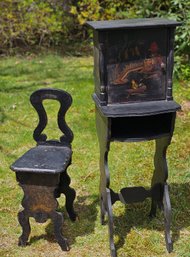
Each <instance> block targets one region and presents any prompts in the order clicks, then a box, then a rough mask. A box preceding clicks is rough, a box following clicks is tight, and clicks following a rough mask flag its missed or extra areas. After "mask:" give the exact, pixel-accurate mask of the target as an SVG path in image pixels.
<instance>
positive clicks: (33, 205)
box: [11, 89, 76, 251]
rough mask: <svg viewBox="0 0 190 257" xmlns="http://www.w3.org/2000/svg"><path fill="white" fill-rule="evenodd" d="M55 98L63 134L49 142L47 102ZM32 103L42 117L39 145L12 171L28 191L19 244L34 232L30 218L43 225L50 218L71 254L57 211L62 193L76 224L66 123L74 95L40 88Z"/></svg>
mask: <svg viewBox="0 0 190 257" xmlns="http://www.w3.org/2000/svg"><path fill="white" fill-rule="evenodd" d="M45 99H55V100H58V101H59V102H60V109H59V111H58V115H57V123H58V127H59V129H60V130H61V132H62V133H63V135H62V136H61V137H60V139H59V140H47V136H46V135H45V134H42V131H43V130H44V128H45V127H46V125H47V122H48V120H47V115H46V111H45V109H44V106H43V100H45ZM30 101H31V104H32V105H33V107H34V108H35V109H36V111H37V113H38V116H39V123H38V126H37V127H36V129H35V130H34V133H33V138H34V140H35V141H36V142H37V145H36V146H35V147H33V148H31V149H30V150H29V151H27V152H26V153H25V154H24V155H23V156H21V157H20V158H19V159H18V160H16V161H15V162H14V163H13V164H12V165H11V169H12V170H13V171H14V172H15V173H16V179H17V181H18V182H19V185H20V186H21V187H22V189H23V191H24V197H23V200H22V206H23V210H22V211H20V212H19V213H18V220H19V223H20V225H21V227H22V235H21V236H20V238H19V245H20V246H25V245H26V244H27V241H28V237H29V234H30V231H31V228H30V223H29V217H33V218H35V220H36V222H39V223H43V222H45V221H46V220H47V219H48V218H50V219H51V220H52V222H53V225H54V233H55V237H56V240H57V242H58V244H59V245H60V247H61V248H62V250H64V251H68V250H69V245H68V243H67V240H66V239H65V238H64V237H63V235H62V226H63V215H62V213H60V212H57V207H58V202H57V200H56V198H58V197H59V196H60V194H61V193H63V194H64V195H65V199H66V210H67V212H68V215H69V217H70V219H71V220H72V221H75V220H76V214H75V211H74V209H73V202H74V199H75V196H76V193H75V190H74V189H72V188H71V187H70V186H69V184H70V177H69V175H68V174H67V168H68V166H69V165H70V164H71V158H72V149H71V143H72V140H73V133H72V131H71V129H70V128H69V127H68V126H67V124H66V122H65V114H66V112H67V110H68V108H69V107H70V105H71V103H72V98H71V96H70V94H68V93H67V92H65V91H63V90H58V89H40V90H37V91H35V92H34V93H33V94H32V95H31V97H30Z"/></svg>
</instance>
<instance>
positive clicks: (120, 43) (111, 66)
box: [107, 29, 167, 103]
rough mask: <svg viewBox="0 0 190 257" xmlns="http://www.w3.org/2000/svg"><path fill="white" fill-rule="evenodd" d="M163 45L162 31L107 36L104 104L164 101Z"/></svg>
mask: <svg viewBox="0 0 190 257" xmlns="http://www.w3.org/2000/svg"><path fill="white" fill-rule="evenodd" d="M166 46H167V42H166V31H165V30H159V31H156V33H155V31H154V30H152V29H148V30H146V31H139V30H138V31H133V33H121V32H120V31H119V32H118V31H117V32H115V33H114V36H113V33H110V34H108V49H107V53H108V55H107V56H108V59H107V79H108V102H109V103H126V102H133V101H135V102H136V101H144V100H145V101H149V100H150V101H151V100H159V99H160V100H161V99H164V98H165V94H166V92H165V91H166V74H165V70H166V51H167V50H166Z"/></svg>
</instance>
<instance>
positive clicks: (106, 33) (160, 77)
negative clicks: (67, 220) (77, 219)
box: [87, 19, 180, 257]
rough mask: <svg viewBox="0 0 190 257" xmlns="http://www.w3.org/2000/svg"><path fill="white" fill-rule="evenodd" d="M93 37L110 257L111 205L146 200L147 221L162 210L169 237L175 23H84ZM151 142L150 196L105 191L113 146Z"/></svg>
mask: <svg viewBox="0 0 190 257" xmlns="http://www.w3.org/2000/svg"><path fill="white" fill-rule="evenodd" d="M87 24H88V25H89V26H90V27H91V28H93V32H94V78H95V93H94V94H93V99H94V102H95V107H96V127H97V134H98V139H99V146H100V206H101V221H102V223H103V221H104V218H105V215H106V214H107V216H108V227H109V240H110V250H111V256H113V257H115V256H116V255H117V253H116V248H115V245H114V238H113V234H114V228H113V213H112V205H113V204H114V203H115V202H116V201H121V202H122V203H124V204H129V203H134V202H141V201H144V200H145V199H146V198H147V197H151V199H152V204H151V210H150V216H155V215H156V209H157V206H159V207H162V208H163V211H164V217H165V241H166V247H167V250H168V252H171V251H172V249H173V245H172V240H171V236H170V223H171V205H170V198H169V192H168V184H167V182H166V181H167V177H168V169H167V162H166V150H167V147H168V145H169V144H170V142H171V138H172V134H173V130H174V124H175V117H176V111H177V110H179V109H180V105H178V104H177V103H176V102H175V101H174V100H173V97H172V72H173V52H174V50H173V49H174V31H175V27H176V26H177V25H180V24H179V23H178V22H176V21H171V20H167V19H129V20H115V21H97V22H88V23H87ZM144 140H155V142H156V150H155V156H154V166H155V168H154V173H153V177H152V181H151V188H150V190H146V189H145V188H144V187H142V186H139V187H126V188H122V189H121V190H120V192H119V193H115V192H114V191H113V190H112V189H111V188H110V174H109V168H108V153H109V148H110V143H111V142H113V141H121V142H135V141H144Z"/></svg>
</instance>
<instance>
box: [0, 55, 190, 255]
mask: <svg viewBox="0 0 190 257" xmlns="http://www.w3.org/2000/svg"><path fill="white" fill-rule="evenodd" d="M174 86H175V87H174V88H175V90H174V96H175V99H176V100H177V101H178V102H179V103H181V104H182V105H183V111H182V112H179V113H178V115H177V120H176V128H175V133H174V136H173V139H172V144H171V146H170V147H169V149H168V154H167V157H168V167H169V179H168V182H169V184H170V195H171V203H172V212H173V215H172V237H173V240H174V252H173V253H171V254H170V255H169V254H168V253H167V251H166V249H165V241H164V226H163V214H162V213H160V212H158V215H157V217H156V218H155V219H153V220H152V221H149V219H148V213H149V209H150V199H147V200H146V201H145V202H143V203H139V204H132V205H127V206H124V205H122V204H121V203H116V204H115V205H114V206H113V213H114V221H115V243H116V246H117V252H118V256H119V257H120V256H123V257H124V256H130V257H142V256H143V257H144V256H145V257H161V256H170V257H174V256H175V257H176V256H178V257H182V256H184V257H187V256H190V137H189V133H190V88H189V87H188V86H187V87H184V86H183V87H182V86H180V85H179V83H178V82H177V81H176V82H175V85H174ZM42 87H46V88H47V87H54V88H60V89H64V90H66V91H68V92H69V93H71V95H72V97H73V104H72V107H71V108H70V110H69V111H68V113H67V116H66V120H67V122H68V124H69V125H70V127H71V128H72V130H73V132H74V141H73V144H72V146H73V163H72V165H71V166H70V167H69V170H68V172H69V174H70V176H71V178H72V187H73V188H75V190H76V192H77V198H76V201H75V209H76V211H77V213H78V215H79V221H77V222H75V223H72V222H71V221H70V220H69V219H68V217H67V216H66V212H65V208H64V198H63V197H61V198H60V199H59V203H60V208H61V210H63V212H64V214H65V222H64V227H63V231H64V235H65V236H66V237H67V238H68V241H69V243H70V246H71V250H70V252H69V253H65V252H62V251H61V250H60V248H59V245H58V244H57V243H56V241H55V239H54V235H53V228H52V224H51V222H49V221H48V222H46V223H45V224H41V225H40V224H37V223H35V222H34V221H33V220H32V219H31V225H32V232H31V236H30V243H31V244H30V245H29V246H27V247H25V248H20V247H18V246H17V240H18V237H19V235H20V233H21V228H20V226H19V224H18V221H17V212H18V211H19V210H20V209H21V204H20V202H21V199H22V197H23V193H22V190H21V188H20V187H19V186H18V185H17V182H16V180H15V174H14V173H13V172H12V171H10V169H9V166H10V164H11V163H12V162H13V161H14V160H16V159H17V158H18V157H19V156H21V154H23V153H24V152H25V151H26V150H27V149H29V148H30V147H32V146H34V145H35V142H34V141H33V138H32V132H33V129H34V128H35V126H36V125H37V121H38V119H37V115H36V113H35V111H34V109H33V108H32V106H31V105H30V103H29V96H30V95H31V93H32V92H33V91H34V90H36V89H39V88H42ZM93 88H94V84H93V58H92V57H87V58H72V57H71V58H62V57H60V56H57V55H47V56H38V57H35V56H30V57H28V58H21V57H20V58H19V57H12V58H7V59H1V60H0V196H1V197H0V256H2V257H5V256H10V257H17V256H19V257H20V256H23V257H26V256H28V257H29V256H30V257H32V256H35V257H39V256H52V257H53V256H69V257H76V256H77V257H80V256H81V257H96V256H101V257H108V256H109V255H110V253H109V243H108V228H107V226H106V225H105V226H102V225H100V222H99V220H100V210H99V200H98V197H99V196H98V194H99V193H98V188H99V167H98V164H99V148H98V147H99V146H98V141H97V136H96V128H95V118H94V104H93V101H92V99H91V94H92V93H93ZM45 106H46V107H47V111H48V117H50V123H49V124H48V127H47V128H46V132H47V133H48V134H50V138H52V137H55V136H59V135H60V133H59V131H58V132H57V131H55V129H54V128H55V122H56V120H55V117H54V116H53V115H54V113H55V112H56V111H57V110H58V104H57V103H56V102H54V101H53V102H51V101H47V102H46V104H45ZM153 153H154V142H153V141H150V142H142V143H129V144H127V143H126V144H122V143H112V144H111V150H110V154H109V166H110V173H111V187H112V188H113V189H114V190H115V191H119V189H121V188H122V187H125V186H134V185H135V186H146V187H149V186H150V181H151V176H152V171H153Z"/></svg>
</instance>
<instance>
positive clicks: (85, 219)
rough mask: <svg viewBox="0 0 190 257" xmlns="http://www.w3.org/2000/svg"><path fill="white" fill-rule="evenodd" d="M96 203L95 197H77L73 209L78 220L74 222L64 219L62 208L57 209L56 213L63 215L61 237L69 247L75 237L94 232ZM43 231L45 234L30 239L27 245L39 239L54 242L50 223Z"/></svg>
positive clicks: (64, 211) (63, 209)
mask: <svg viewBox="0 0 190 257" xmlns="http://www.w3.org/2000/svg"><path fill="white" fill-rule="evenodd" d="M98 203H99V198H98V196H97V195H91V196H79V197H77V200H76V201H75V203H74V209H75V211H76V213H77V216H78V218H77V220H76V221H75V222H72V221H70V220H69V218H68V217H66V215H67V213H66V210H65V208H64V207H62V206H61V208H59V209H58V212H62V213H63V215H64V223H63V236H64V237H65V238H67V240H68V243H69V245H70V246H71V247H72V245H73V244H74V243H75V241H76V238H77V237H82V236H86V235H88V234H90V233H93V232H94V229H95V221H96V219H97V212H98V209H97V205H98ZM45 231H46V234H42V235H40V236H33V237H31V238H30V242H29V245H30V244H32V243H34V242H35V241H38V240H40V239H45V240H47V241H48V242H56V239H55V236H54V231H53V224H52V222H50V223H49V224H48V225H47V227H46V228H45Z"/></svg>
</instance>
